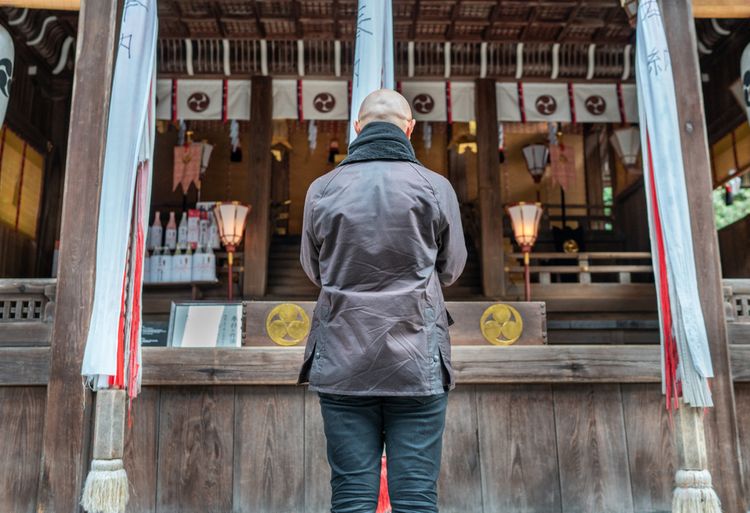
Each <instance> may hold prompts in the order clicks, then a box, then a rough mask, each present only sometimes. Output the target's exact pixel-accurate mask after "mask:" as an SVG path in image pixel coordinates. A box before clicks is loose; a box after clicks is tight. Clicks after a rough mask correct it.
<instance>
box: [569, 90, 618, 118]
mask: <svg viewBox="0 0 750 513" xmlns="http://www.w3.org/2000/svg"><path fill="white" fill-rule="evenodd" d="M573 106H574V107H575V119H576V122H577V123H619V122H620V121H621V119H620V118H621V116H620V105H619V101H618V99H617V86H616V85H615V84H573Z"/></svg>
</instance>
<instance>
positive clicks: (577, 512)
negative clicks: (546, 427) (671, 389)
mask: <svg viewBox="0 0 750 513" xmlns="http://www.w3.org/2000/svg"><path fill="white" fill-rule="evenodd" d="M554 400H555V422H556V431H557V453H558V461H559V462H560V489H561V493H562V511H563V512H564V513H581V512H584V511H585V512H597V513H632V512H633V496H632V493H631V488H630V472H629V468H628V455H627V447H626V442H625V426H624V420H623V413H622V403H621V401H622V399H621V395H620V386H619V385H598V386H594V385H557V386H555V387H554Z"/></svg>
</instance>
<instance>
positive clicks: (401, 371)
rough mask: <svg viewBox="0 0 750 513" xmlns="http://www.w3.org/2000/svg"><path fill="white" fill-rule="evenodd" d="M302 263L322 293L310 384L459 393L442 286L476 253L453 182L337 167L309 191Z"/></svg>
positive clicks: (384, 165)
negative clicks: (467, 243) (467, 240)
mask: <svg viewBox="0 0 750 513" xmlns="http://www.w3.org/2000/svg"><path fill="white" fill-rule="evenodd" d="M404 140H405V138H404ZM407 144H408V142H407ZM300 259H301V262H302V267H303V268H304V270H305V272H306V273H307V275H308V276H309V277H310V279H311V280H312V281H313V282H315V283H316V284H317V285H318V286H320V287H321V291H320V296H319V298H318V302H317V305H316V307H315V311H314V314H313V320H312V328H311V332H310V336H309V337H308V341H307V347H306V349H305V359H304V364H303V365H302V369H301V371H300V376H299V383H300V384H301V383H307V382H309V383H310V389H311V390H316V391H319V392H328V393H335V394H342V395H379V396H395V395H412V396H422V395H432V394H438V393H442V392H443V391H444V390H448V389H450V388H453V386H454V378H453V371H452V369H451V364H450V338H449V334H448V320H447V315H446V310H445V305H444V302H443V293H442V291H441V289H440V285H441V284H442V285H444V286H447V285H450V284H451V283H453V282H454V281H455V280H456V279H457V278H458V277H459V275H460V274H461V272H462V271H463V268H464V264H465V262H466V246H465V242H464V234H463V230H462V227H461V216H460V212H459V206H458V200H457V199H456V194H455V192H454V191H453V188H452V187H451V184H450V183H449V182H448V180H446V179H445V178H443V177H442V176H440V175H438V174H437V173H434V172H432V171H430V170H428V169H426V168H424V167H422V166H420V165H418V164H415V163H413V162H409V161H393V160H390V161H389V160H376V161H369V162H358V163H353V164H345V165H341V166H339V167H337V168H336V169H334V170H333V171H331V172H330V173H328V174H326V175H324V176H321V177H320V178H318V179H317V180H315V181H314V182H313V183H312V185H311V186H310V189H309V190H308V192H307V198H306V200H305V210H304V220H303V228H302V250H301V255H300Z"/></svg>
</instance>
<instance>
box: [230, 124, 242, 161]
mask: <svg viewBox="0 0 750 513" xmlns="http://www.w3.org/2000/svg"><path fill="white" fill-rule="evenodd" d="M229 144H230V146H231V152H230V154H229V161H230V162H242V147H241V146H240V123H239V121H237V120H236V119H233V120H232V121H231V122H230V123H229Z"/></svg>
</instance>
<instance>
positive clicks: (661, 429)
mask: <svg viewBox="0 0 750 513" xmlns="http://www.w3.org/2000/svg"><path fill="white" fill-rule="evenodd" d="M735 388H736V399H737V412H738V416H739V417H740V418H747V416H748V415H750V384H748V383H738V384H737V385H736V387H735ZM45 398H46V391H45V388H44V387H0V418H1V419H2V422H0V454H3V455H4V457H5V460H4V461H5V462H9V464H4V465H1V466H0V511H13V512H22V513H25V512H28V513H33V512H34V511H36V489H37V483H38V478H39V469H40V459H41V445H42V431H41V425H40V423H41V421H42V419H43V416H44V402H45ZM448 408H449V411H448V415H447V426H446V436H445V444H444V450H443V468H442V475H441V479H440V482H439V492H440V498H441V512H444V513H458V512H461V513H464V512H467V511H471V512H473V513H480V512H484V513H496V512H503V513H506V512H510V513H516V512H517V513H555V512H559V513H569V512H570V513H573V512H580V511H597V512H598V513H599V512H601V513H607V512H612V513H656V512H666V511H669V509H670V501H671V493H672V479H673V476H674V472H675V461H676V460H675V449H674V446H673V444H672V433H671V428H670V420H669V415H668V414H667V413H666V411H665V409H664V407H663V398H662V396H661V393H660V390H659V385H657V384H627V385H626V384H622V385H618V384H604V385H465V386H460V387H458V388H457V389H456V390H455V391H454V392H452V396H451V399H450V402H449V406H448ZM131 420H132V426H131V428H130V430H129V431H128V436H127V440H126V447H125V464H126V468H127V471H128V476H129V479H130V482H131V497H130V503H129V506H128V511H129V512H131V513H141V512H143V513H146V512H148V513H165V512H178V511H179V512H184V513H191V512H212V513H224V512H226V513H230V512H232V513H234V512H244V511H248V512H250V511H252V512H257V513H263V512H269V513H271V512H273V513H279V512H294V513H298V512H303V511H304V512H306V513H323V512H326V511H328V508H329V505H328V501H329V494H330V490H329V488H328V480H329V478H330V473H329V470H328V466H327V464H326V461H325V438H324V435H323V426H322V419H321V418H320V410H319V406H318V401H317V396H316V395H315V394H314V393H311V392H307V391H306V390H305V389H303V388H301V387H292V386H279V387H259V386H236V387H233V386H213V387H212V386H200V387H168V386H165V387H145V388H144V389H143V392H142V394H141V396H140V397H139V398H138V399H137V400H136V401H135V402H134V403H133V410H132V418H131ZM740 429H741V433H740V440H741V444H742V451H743V454H750V427H748V426H745V425H742V424H741V425H740ZM743 463H744V465H745V468H744V470H745V479H746V484H747V485H748V486H750V458H744V459H743Z"/></svg>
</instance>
